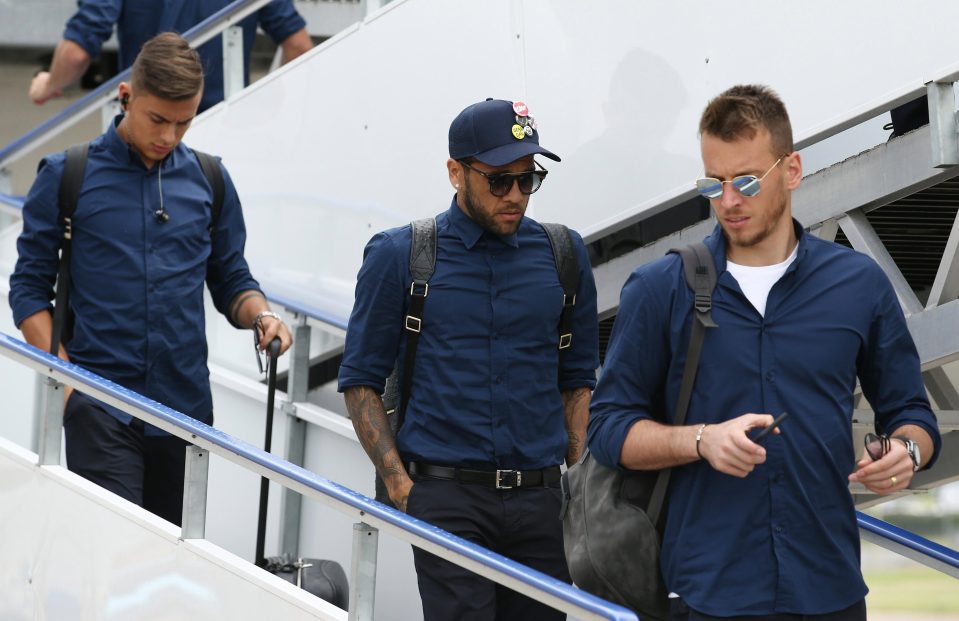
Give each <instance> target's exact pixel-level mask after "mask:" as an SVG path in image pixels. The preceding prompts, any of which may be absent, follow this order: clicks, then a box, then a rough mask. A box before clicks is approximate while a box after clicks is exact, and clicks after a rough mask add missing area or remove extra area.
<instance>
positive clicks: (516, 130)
mask: <svg viewBox="0 0 959 621" xmlns="http://www.w3.org/2000/svg"><path fill="white" fill-rule="evenodd" d="M512 131H513V138H516V139H517V140H522V139H523V138H525V137H526V132H525V131H523V128H522V127H520V126H519V125H513V128H512Z"/></svg>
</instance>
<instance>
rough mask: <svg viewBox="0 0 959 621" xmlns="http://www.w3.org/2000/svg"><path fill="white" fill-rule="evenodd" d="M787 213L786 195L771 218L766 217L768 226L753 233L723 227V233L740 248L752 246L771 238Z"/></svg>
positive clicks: (782, 197)
mask: <svg viewBox="0 0 959 621" xmlns="http://www.w3.org/2000/svg"><path fill="white" fill-rule="evenodd" d="M785 213H786V197H785V196H780V197H779V201H778V202H777V203H776V210H775V211H774V212H772V214H770V216H769V218H767V219H766V226H764V227H763V228H762V229H760V230H759V231H756V232H755V233H753V234H752V235H748V234H746V233H740V232H736V231H727V230H725V229H723V233H725V235H726V240H727V241H728V243H729V244H731V245H733V246H738V247H740V248H752V247H754V246H757V245H759V244H760V243H762V242H764V241H765V240H767V239H769V237H770V236H771V235H772V234H773V232H774V231H775V230H776V228H777V227H778V226H779V223H780V222H781V221H782V218H783V216H784V215H785Z"/></svg>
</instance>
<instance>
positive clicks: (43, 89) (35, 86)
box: [30, 71, 63, 106]
mask: <svg viewBox="0 0 959 621" xmlns="http://www.w3.org/2000/svg"><path fill="white" fill-rule="evenodd" d="M49 88H50V72H49V71H41V72H39V73H38V74H37V75H35V76H34V77H33V81H32V82H30V99H32V100H33V103H35V104H37V105H38V106H39V105H42V104H45V103H46V102H48V101H49V100H50V99H53V98H54V97H60V96H62V95H63V91H60V90H55V91H50V90H49Z"/></svg>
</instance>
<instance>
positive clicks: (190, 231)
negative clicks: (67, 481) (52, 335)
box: [10, 117, 259, 434]
mask: <svg viewBox="0 0 959 621" xmlns="http://www.w3.org/2000/svg"><path fill="white" fill-rule="evenodd" d="M118 119H119V117H118ZM64 160H65V158H64V154H63V153H58V154H56V155H51V156H49V157H47V158H44V160H43V161H42V162H41V163H40V169H39V171H38V173H37V178H36V181H35V182H34V184H33V187H32V188H31V189H30V193H29V194H28V195H27V199H26V202H25V203H24V207H23V232H22V233H21V234H20V238H19V239H18V240H17V251H18V253H19V257H18V258H17V265H16V268H15V270H14V273H13V275H12V276H11V277H10V306H11V307H12V309H13V319H14V322H16V324H17V325H18V326H19V325H20V322H21V321H23V320H24V319H26V318H27V317H29V316H31V315H33V314H34V313H37V312H39V311H42V310H45V309H50V308H51V304H50V301H51V300H52V299H53V284H54V282H55V280H56V275H57V266H58V254H57V253H58V249H59V247H60V240H61V236H62V228H61V227H60V226H59V224H58V216H59V207H58V197H57V195H58V190H59V186H60V177H61V175H62V173H63V165H64ZM221 170H223V175H224V182H225V192H224V194H225V196H224V202H223V209H222V211H221V213H220V216H219V220H218V222H217V226H216V229H215V231H214V232H213V233H212V234H211V233H210V232H209V230H208V227H209V225H210V219H211V208H212V204H213V190H212V188H210V185H209V183H208V182H207V180H206V177H204V176H203V173H202V171H201V170H200V165H199V163H198V162H197V159H196V156H195V155H194V154H193V152H192V151H190V149H189V148H187V147H186V146H184V145H183V144H182V143H181V144H179V145H178V146H177V147H176V148H175V149H174V150H173V151H172V152H171V153H170V154H169V155H168V156H167V157H166V158H165V159H164V160H163V161H162V162H160V163H159V164H157V165H154V166H153V168H152V169H150V170H147V169H146V168H145V167H144V165H143V162H142V161H141V160H140V157H139V156H138V155H137V154H136V153H135V152H134V151H132V150H131V149H130V148H129V147H128V146H127V144H126V143H125V142H123V140H121V138H120V136H119V135H118V134H117V132H116V128H115V125H114V126H111V127H110V129H109V130H108V131H107V132H106V133H105V134H103V135H102V136H100V137H98V138H96V139H95V140H93V141H92V142H91V144H90V151H89V159H88V161H87V167H86V175H85V178H84V183H83V189H82V192H81V193H80V198H79V200H78V202H77V208H76V212H75V213H74V215H73V245H72V252H73V257H72V260H71V265H70V267H71V270H70V274H71V278H72V288H71V292H70V304H71V306H72V308H73V309H74V315H75V321H76V323H75V326H74V332H73V338H72V340H71V341H70V342H69V343H68V344H67V352H68V353H69V355H70V359H71V361H72V362H74V363H76V364H79V365H80V366H83V367H85V368H87V369H89V370H90V371H93V372H94V373H97V374H98V375H102V376H103V377H106V378H107V379H110V380H112V381H114V382H116V383H118V384H120V385H122V386H125V387H127V388H129V389H131V390H134V391H136V392H139V393H141V394H143V395H146V396H147V397H150V398H152V399H154V400H156V401H159V402H161V403H164V404H166V405H168V406H170V407H172V408H174V409H176V410H179V411H181V412H184V413H185V414H189V415H190V416H193V417H194V418H196V419H198V420H201V421H203V422H211V421H212V409H213V406H212V398H211V395H210V380H209V371H208V370H207V366H206V361H207V346H206V329H205V322H204V305H203V284H204V282H206V283H207V284H208V286H209V288H210V293H211V294H212V297H213V301H214V303H215V304H216V307H217V308H218V309H219V310H220V311H221V312H226V309H227V308H228V307H229V304H230V302H231V301H232V300H233V298H234V297H235V296H236V295H237V294H238V293H240V292H241V291H244V290H248V289H259V285H258V284H257V282H256V281H255V280H254V279H253V277H252V276H251V275H250V271H249V268H248V266H247V263H246V260H245V259H244V258H243V247H244V244H245V243H246V227H245V226H244V223H243V214H242V212H241V210H240V202H239V198H238V197H237V195H236V190H235V189H234V187H233V182H232V181H231V180H230V178H229V176H228V175H227V173H226V170H225V169H224V168H223V167H222V166H221ZM161 171H162V182H161V179H160V178H159V177H160V173H161ZM161 185H162V191H163V202H164V207H165V209H166V211H167V213H168V214H169V215H170V219H169V221H167V222H164V223H160V222H157V219H156V218H155V216H154V212H155V211H156V210H157V209H158V208H159V206H160V187H161ZM105 409H107V410H108V411H109V412H110V413H111V414H113V415H114V416H115V417H117V418H118V419H120V420H122V421H123V422H129V420H130V416H129V415H128V414H125V413H123V412H121V411H120V410H117V409H115V408H112V407H109V406H106V407H105ZM156 431H157V430H154V429H152V428H151V431H150V433H151V434H152V433H154V432H156Z"/></svg>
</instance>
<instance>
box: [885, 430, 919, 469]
mask: <svg viewBox="0 0 959 621" xmlns="http://www.w3.org/2000/svg"><path fill="white" fill-rule="evenodd" d="M892 439H893V440H899V441H900V442H902V443H903V444H904V445H905V446H906V452H907V453H909V459H911V460H912V471H913V472H918V471H919V466H920V465H921V464H922V459H921V458H920V456H919V445H918V444H916V443H915V442H914V441H912V440H910V439H909V438H907V437H905V436H893V438H892Z"/></svg>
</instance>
